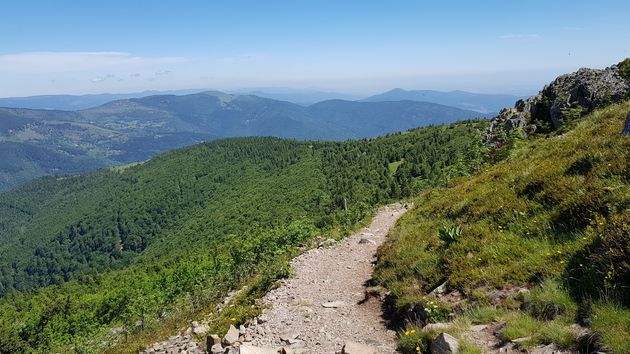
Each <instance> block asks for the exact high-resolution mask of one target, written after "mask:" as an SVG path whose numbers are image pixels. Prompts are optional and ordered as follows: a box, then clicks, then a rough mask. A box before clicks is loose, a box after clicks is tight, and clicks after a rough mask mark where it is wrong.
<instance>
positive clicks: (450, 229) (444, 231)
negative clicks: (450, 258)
mask: <svg viewBox="0 0 630 354" xmlns="http://www.w3.org/2000/svg"><path fill="white" fill-rule="evenodd" d="M438 236H439V237H440V240H442V241H443V242H444V243H446V246H449V245H450V244H452V243H454V242H457V241H458V240H459V239H460V238H461V236H462V229H461V227H459V226H443V227H441V228H440V231H439V232H438Z"/></svg>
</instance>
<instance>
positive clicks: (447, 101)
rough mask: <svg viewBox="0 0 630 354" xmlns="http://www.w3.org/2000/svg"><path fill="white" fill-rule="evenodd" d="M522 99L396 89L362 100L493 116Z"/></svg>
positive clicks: (458, 92) (517, 97)
mask: <svg viewBox="0 0 630 354" xmlns="http://www.w3.org/2000/svg"><path fill="white" fill-rule="evenodd" d="M521 98H524V97H519V96H513V95H495V94H483V93H472V92H466V91H449V92H443V91H433V90H412V91H407V90H403V89H401V88H396V89H393V90H391V91H387V92H384V93H381V94H378V95H374V96H371V97H368V98H365V99H363V100H362V101H363V102H382V101H402V100H410V101H421V102H434V103H439V104H443V105H446V106H453V107H457V108H461V109H467V110H472V111H477V112H480V113H485V114H489V115H491V116H494V115H495V114H494V113H496V112H499V111H500V110H501V109H503V108H505V107H511V106H512V105H513V104H514V102H516V101H517V100H519V99H521Z"/></svg>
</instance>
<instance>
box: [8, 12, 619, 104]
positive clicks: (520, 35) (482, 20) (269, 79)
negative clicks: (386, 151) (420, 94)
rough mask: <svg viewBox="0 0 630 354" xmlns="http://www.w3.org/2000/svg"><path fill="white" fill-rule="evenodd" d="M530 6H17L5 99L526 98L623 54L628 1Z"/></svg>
mask: <svg viewBox="0 0 630 354" xmlns="http://www.w3.org/2000/svg"><path fill="white" fill-rule="evenodd" d="M526 5H527V6H523V4H521V3H511V2H502V1H495V0H493V1H485V2H483V3H477V2H475V3H472V2H458V1H449V2H441V3H424V2H415V1H400V2H396V3H395V4H391V3H390V4H385V3H381V2H377V1H361V2H358V1H348V2H343V3H339V2H332V1H320V2H316V3H308V4H307V3H303V2H298V3H296V2H281V1H278V2H272V3H261V2H255V1H234V2H230V3H207V2H204V1H181V2H178V3H177V4H172V3H170V4H167V3H150V2H142V1H138V2H133V3H128V2H124V1H120V0H113V1H109V2H106V3H102V4H96V3H90V4H86V3H84V2H79V1H68V0H63V1H57V2H54V3H53V2H46V1H24V2H20V3H11V4H6V5H5V14H7V16H6V18H5V19H4V20H3V22H2V23H0V31H2V33H11V36H7V38H3V46H2V49H0V75H2V77H3V80H2V84H0V97H22V96H32V95H52V94H75V95H80V94H98V93H105V92H111V93H122V92H139V91H146V90H160V91H162V90H179V89H190V88H196V87H201V88H206V87H207V88H211V89H216V90H221V91H233V90H237V89H243V88H256V87H289V88H295V89H305V88H309V89H316V90H320V91H335V92H340V93H346V94H354V95H363V96H367V95H371V94H375V93H379V92H383V91H387V90H390V89H392V88H397V87H400V88H403V89H408V90H411V89H429V90H439V91H451V90H464V91H470V92H479V93H493V94H513V95H527V94H531V93H533V92H537V91H538V90H539V89H540V88H541V87H542V86H543V85H544V84H546V83H548V82H549V81H551V80H552V79H553V78H555V77H556V76H558V75H560V74H563V73H566V72H571V71H574V70H576V69H578V68H580V67H594V68H603V67H606V66H609V65H611V64H614V63H617V62H619V61H621V60H622V59H623V58H625V57H626V56H628V47H629V46H630V44H629V43H627V40H626V38H625V35H626V34H627V33H630V24H629V23H628V21H626V19H625V14H627V13H628V10H630V4H628V3H627V2H623V1H602V2H599V3H596V4H595V3H592V2H585V1H577V2H576V1H565V0H561V1H556V2H553V3H549V2H545V1H540V0H535V1H530V2H528V3H527V4H526ZM543 8H544V11H542V10H541V9H543ZM506 14H514V16H506ZM516 14H518V16H517V15H516ZM519 19H522V20H519ZM525 19H526V20H525Z"/></svg>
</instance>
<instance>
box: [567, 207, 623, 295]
mask: <svg viewBox="0 0 630 354" xmlns="http://www.w3.org/2000/svg"><path fill="white" fill-rule="evenodd" d="M599 224H602V225H598V227H601V232H599V233H598V236H597V237H596V238H595V240H594V241H593V243H592V244H591V245H589V246H587V247H586V248H585V249H584V250H583V251H582V252H580V253H579V254H578V255H576V257H575V258H574V260H573V261H572V262H571V264H570V269H569V277H568V279H570V285H571V288H572V290H573V291H574V295H576V296H578V297H591V296H592V297H595V298H597V297H601V296H602V295H609V296H610V295H614V296H615V297H618V298H619V299H620V300H621V302H622V303H623V304H624V305H626V306H630V292H628V288H629V287H630V242H629V240H630V212H628V211H626V212H625V213H624V214H621V215H615V216H612V217H611V218H610V219H609V220H608V221H605V220H603V219H602V220H601V221H599Z"/></svg>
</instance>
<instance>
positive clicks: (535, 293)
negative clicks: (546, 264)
mask: <svg viewBox="0 0 630 354" xmlns="http://www.w3.org/2000/svg"><path fill="white" fill-rule="evenodd" d="M524 301H525V305H526V307H527V311H528V312H529V313H530V314H531V315H532V316H534V317H535V318H538V319H541V320H553V319H555V318H556V317H559V316H562V317H564V318H566V319H567V320H568V321H574V320H575V318H576V314H577V305H576V303H575V300H573V299H572V298H571V296H569V293H568V292H567V291H566V290H565V289H563V288H562V286H561V285H560V284H559V283H558V281H556V280H553V279H547V280H545V281H543V283H542V284H541V285H540V287H537V288H535V289H533V290H532V291H531V292H529V293H527V294H525V296H524Z"/></svg>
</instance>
